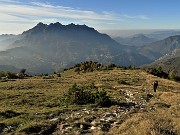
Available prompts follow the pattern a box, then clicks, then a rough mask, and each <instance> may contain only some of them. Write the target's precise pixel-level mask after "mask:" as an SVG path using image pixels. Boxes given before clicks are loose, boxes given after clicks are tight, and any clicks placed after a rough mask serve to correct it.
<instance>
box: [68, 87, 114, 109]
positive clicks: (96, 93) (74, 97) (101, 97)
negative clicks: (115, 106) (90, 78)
mask: <svg viewBox="0 0 180 135" xmlns="http://www.w3.org/2000/svg"><path fill="white" fill-rule="evenodd" d="M92 85H94V84H91V85H90V86H84V87H83V86H78V85H77V84H74V85H73V86H71V87H70V88H69V90H68V93H67V95H65V96H66V99H67V102H68V103H70V104H77V105H85V104H96V105H97V106H101V107H108V106H110V105H111V100H110V98H109V96H108V95H107V93H106V92H105V91H104V90H99V89H98V88H97V87H96V86H92Z"/></svg>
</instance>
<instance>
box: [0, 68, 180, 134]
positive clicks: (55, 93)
mask: <svg viewBox="0 0 180 135" xmlns="http://www.w3.org/2000/svg"><path fill="white" fill-rule="evenodd" d="M154 80H158V81H159V86H158V89H157V93H154V92H153V87H152V82H153V81H154ZM122 81H124V82H126V84H124V83H122ZM74 83H76V84H78V85H79V86H88V85H91V84H92V83H94V85H95V86H96V87H98V88H99V89H104V90H105V91H106V92H107V94H108V96H109V97H110V98H111V100H112V101H114V102H115V104H114V105H112V106H111V107H108V108H98V107H97V106H95V105H93V104H89V105H70V104H67V103H66V102H64V101H65V100H64V94H65V93H66V92H67V91H68V89H69V88H70V87H71V86H72V85H73V84H74ZM179 91H180V84H179V83H177V82H174V81H170V80H165V79H161V78H158V77H155V76H153V75H150V74H148V73H146V72H144V71H141V70H120V69H114V70H109V71H94V72H88V73H80V74H77V73H75V72H74V70H73V69H71V70H68V71H65V72H63V73H61V77H57V76H55V77H54V78H49V79H47V78H43V77H32V78H27V79H22V80H19V79H17V80H8V81H6V82H0V106H1V107H0V126H1V128H2V131H0V132H3V133H4V134H28V133H33V132H34V133H46V132H47V133H48V132H50V133H53V132H56V133H57V132H60V131H59V130H58V127H59V126H60V125H61V124H63V123H71V124H72V123H82V122H83V119H84V118H86V117H92V116H93V115H95V116H98V117H102V116H103V115H104V114H105V113H106V112H112V113H113V111H115V110H117V108H118V107H120V108H121V107H122V108H123V107H124V106H125V105H126V107H128V105H130V104H129V103H130V102H133V103H136V104H144V105H143V106H144V109H140V110H139V109H138V110H137V109H136V108H134V109H133V108H130V107H129V108H128V111H127V113H124V114H122V116H121V117H122V118H123V124H117V125H116V126H113V127H111V128H110V129H109V133H110V134H129V135H130V134H132V133H134V134H144V133H146V134H150V133H151V131H150V130H149V128H148V125H151V124H152V126H150V127H151V129H154V130H152V132H154V133H157V134H158V133H160V134H163V133H164V132H167V133H168V131H171V130H172V131H173V133H176V134H180V131H179V128H180V123H179V121H178V119H179V115H178V114H180V107H179V104H180V93H179ZM122 105H124V106H122ZM83 109H89V110H94V111H92V112H90V114H88V113H85V112H86V111H83ZM77 113H80V114H81V115H77ZM154 114H158V115H156V116H155V115H154ZM172 114H173V115H172ZM71 116H74V117H71ZM141 116H142V118H141ZM165 116H166V117H167V118H168V119H167V120H166V119H165ZM55 118H57V119H55ZM67 118H69V119H67ZM143 118H145V119H143ZM156 118H157V119H156ZM53 119H55V120H53ZM154 120H156V121H154ZM158 120H163V122H162V123H159V124H160V126H161V125H162V126H164V127H162V130H161V132H160V131H159V130H158V129H157V127H156V126H157V125H158ZM119 121H120V118H119ZM137 122H138V123H139V124H136V123H137ZM164 123H165V124H164ZM172 123H173V124H172ZM86 124H89V123H86ZM132 124H134V125H133V127H132ZM144 124H147V126H145V125H144ZM168 124H170V126H168ZM101 126H103V125H101ZM165 128H167V129H168V131H165ZM138 129H139V130H138ZM140 129H141V130H140ZM159 129H160V128H159ZM80 131H81V129H78V128H77V127H75V128H72V129H71V133H73V132H74V133H76V132H80ZM92 133H97V134H98V133H99V134H102V133H103V130H98V131H97V132H96V131H95V130H94V131H92ZM0 134H1V133H0Z"/></svg>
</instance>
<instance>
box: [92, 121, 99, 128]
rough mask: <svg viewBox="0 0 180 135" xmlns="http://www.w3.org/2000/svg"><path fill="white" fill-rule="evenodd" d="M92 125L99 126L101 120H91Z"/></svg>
mask: <svg viewBox="0 0 180 135" xmlns="http://www.w3.org/2000/svg"><path fill="white" fill-rule="evenodd" d="M91 125H93V126H95V127H96V126H98V125H99V122H97V121H95V120H94V121H92V122H91Z"/></svg>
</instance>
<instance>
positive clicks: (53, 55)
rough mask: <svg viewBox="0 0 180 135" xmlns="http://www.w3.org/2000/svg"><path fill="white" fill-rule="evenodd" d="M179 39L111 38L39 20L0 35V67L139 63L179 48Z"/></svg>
mask: <svg viewBox="0 0 180 135" xmlns="http://www.w3.org/2000/svg"><path fill="white" fill-rule="evenodd" d="M179 39H180V36H173V37H169V38H167V39H164V40H161V41H157V39H155V38H149V37H147V36H145V35H142V34H139V35H135V36H132V37H128V38H123V39H122V38H116V39H115V40H114V39H112V38H111V37H110V36H108V35H107V34H102V33H99V32H98V31H97V30H95V29H94V28H90V27H88V26H86V25H75V24H69V25H62V24H60V23H58V22H57V23H51V24H49V25H47V24H43V23H39V24H37V25H36V26H35V27H33V28H32V29H30V30H27V31H25V32H23V33H22V34H20V35H1V36H0V48H1V51H0V67H1V65H3V67H4V66H7V67H15V68H16V69H21V68H26V69H27V71H28V72H30V73H52V72H54V71H59V70H62V69H64V68H68V67H70V66H73V65H75V64H77V63H79V62H84V61H97V62H99V63H102V64H111V63H114V64H116V65H120V66H129V65H135V66H141V65H144V64H150V63H152V62H153V61H155V60H157V59H159V58H160V57H162V56H164V55H166V54H169V53H171V52H172V51H174V49H177V48H179ZM0 70H1V68H0Z"/></svg>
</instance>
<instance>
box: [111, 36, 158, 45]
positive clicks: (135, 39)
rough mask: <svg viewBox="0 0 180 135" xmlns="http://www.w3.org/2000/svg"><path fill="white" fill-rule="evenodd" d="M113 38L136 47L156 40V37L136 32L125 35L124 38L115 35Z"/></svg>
mask: <svg viewBox="0 0 180 135" xmlns="http://www.w3.org/2000/svg"><path fill="white" fill-rule="evenodd" d="M114 40H115V41H117V42H118V43H120V44H124V45H129V46H137V47H140V46H143V45H146V44H148V43H152V42H154V41H157V39H155V38H149V37H147V36H145V35H143V34H136V35H133V36H130V37H125V38H122V37H116V38H114Z"/></svg>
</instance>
